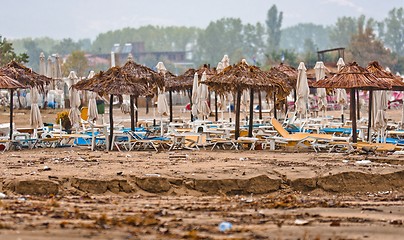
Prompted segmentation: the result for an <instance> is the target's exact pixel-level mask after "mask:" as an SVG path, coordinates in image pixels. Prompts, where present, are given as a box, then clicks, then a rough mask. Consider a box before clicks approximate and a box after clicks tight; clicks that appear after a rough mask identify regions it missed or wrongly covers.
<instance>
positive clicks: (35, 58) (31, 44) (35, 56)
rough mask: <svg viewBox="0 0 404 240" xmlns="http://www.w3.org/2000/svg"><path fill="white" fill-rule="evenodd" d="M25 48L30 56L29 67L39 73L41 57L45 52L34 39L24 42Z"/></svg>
mask: <svg viewBox="0 0 404 240" xmlns="http://www.w3.org/2000/svg"><path fill="white" fill-rule="evenodd" d="M24 48H25V49H26V53H27V55H28V56H29V62H28V65H29V66H30V67H31V68H32V69H34V70H35V71H39V55H40V54H41V52H44V51H43V50H42V49H41V48H39V47H38V44H37V42H35V41H34V40H32V39H30V40H27V41H24Z"/></svg>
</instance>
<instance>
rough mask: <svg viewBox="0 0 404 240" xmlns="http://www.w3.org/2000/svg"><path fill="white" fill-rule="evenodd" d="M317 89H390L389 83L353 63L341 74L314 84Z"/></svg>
mask: <svg viewBox="0 0 404 240" xmlns="http://www.w3.org/2000/svg"><path fill="white" fill-rule="evenodd" d="M313 87H317V88H346V89H351V88H358V89H390V88H391V84H390V83H389V82H388V81H382V80H380V79H377V78H376V77H375V76H374V75H373V74H372V73H370V72H368V71H367V70H366V69H365V68H363V67H361V66H359V65H358V64H357V63H356V62H352V63H349V64H347V65H346V66H344V67H342V69H341V70H340V72H339V73H337V74H335V75H334V76H332V77H331V78H325V79H322V80H319V81H317V82H315V83H313Z"/></svg>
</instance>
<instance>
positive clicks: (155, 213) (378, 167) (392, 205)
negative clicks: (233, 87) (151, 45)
mask: <svg viewBox="0 0 404 240" xmlns="http://www.w3.org/2000/svg"><path fill="white" fill-rule="evenodd" d="M48 112H50V113H46V112H45V114H44V121H45V122H47V121H48V120H49V121H51V120H52V118H54V116H55V115H56V114H55V113H52V111H51V110H48ZM4 116H5V115H4V114H2V115H1V116H0V119H2V122H6V121H7V120H6V119H5V117H4ZM16 116H26V113H24V112H21V113H19V112H18V111H17V115H16ZM119 117H122V118H123V117H124V116H119V114H118V118H119ZM18 121H21V122H18ZM123 122H124V123H126V124H127V121H123ZM23 124H24V121H23V120H22V117H20V118H18V117H17V126H21V125H23ZM173 156H177V157H173ZM0 159H1V160H0V166H1V169H2V172H1V175H0V178H1V180H2V181H1V185H0V192H1V193H3V194H4V195H1V196H0V197H1V199H0V239H381V238H383V239H400V237H401V236H402V235H403V234H404V228H403V221H404V165H403V159H404V155H391V154H387V153H378V154H377V155H370V154H363V153H354V154H344V153H319V154H317V153H314V152H312V151H309V152H300V153H289V152H288V153H286V152H284V151H282V150H277V151H269V150H257V151H244V150H241V151H235V150H215V151H210V150H200V151H189V150H183V151H177V152H172V153H169V152H159V153H155V152H154V151H131V152H118V151H112V152H105V151H94V152H92V151H90V150H89V149H88V148H87V147H68V148H44V149H41V148H38V149H33V150H22V151H8V152H5V153H3V154H2V155H0ZM369 161H370V162H369ZM224 221H227V222H230V223H231V224H232V227H231V228H230V229H229V230H227V231H225V232H222V231H220V230H219V228H218V226H219V224H220V223H221V222H224Z"/></svg>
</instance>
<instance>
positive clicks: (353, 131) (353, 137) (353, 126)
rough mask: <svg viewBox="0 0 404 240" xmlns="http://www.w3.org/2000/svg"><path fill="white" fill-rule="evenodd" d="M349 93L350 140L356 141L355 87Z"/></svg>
mask: <svg viewBox="0 0 404 240" xmlns="http://www.w3.org/2000/svg"><path fill="white" fill-rule="evenodd" d="M350 94H351V104H350V105H351V109H350V110H351V121H352V142H353V143H357V142H358V137H357V133H356V106H355V105H356V101H355V89H354V88H352V89H351V91H350Z"/></svg>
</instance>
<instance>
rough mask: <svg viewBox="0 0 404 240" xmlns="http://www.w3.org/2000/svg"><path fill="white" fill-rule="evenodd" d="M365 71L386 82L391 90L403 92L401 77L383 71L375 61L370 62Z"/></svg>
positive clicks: (403, 84) (403, 85)
mask: <svg viewBox="0 0 404 240" xmlns="http://www.w3.org/2000/svg"><path fill="white" fill-rule="evenodd" d="M366 70H368V71H369V72H371V73H372V74H373V75H374V76H375V77H376V78H378V79H379V80H381V81H388V82H389V83H390V84H391V86H392V88H393V89H395V90H404V82H403V81H402V79H401V77H398V76H396V75H394V74H392V73H391V72H388V71H386V70H384V69H383V67H382V66H380V64H379V63H378V62H377V61H373V62H370V63H369V64H368V65H367V66H366Z"/></svg>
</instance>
